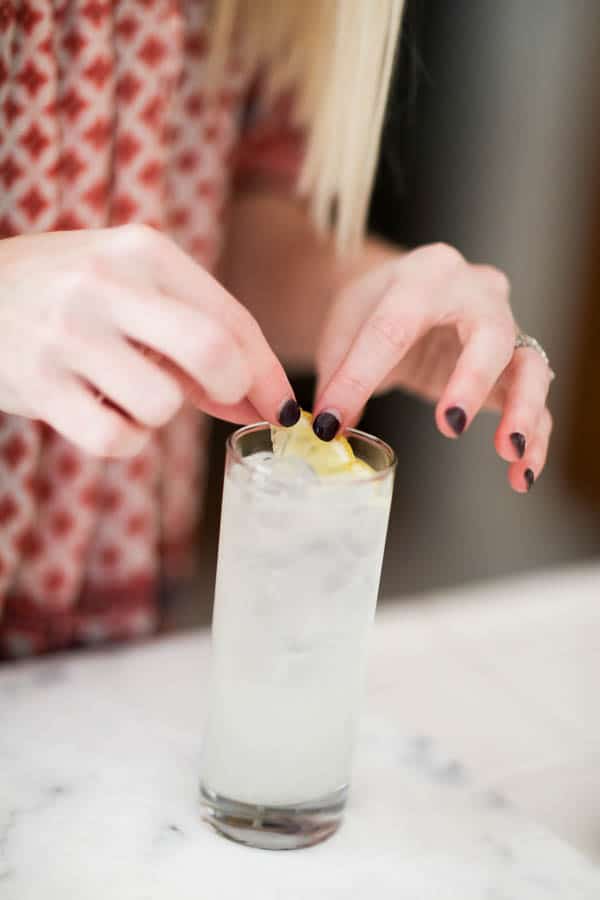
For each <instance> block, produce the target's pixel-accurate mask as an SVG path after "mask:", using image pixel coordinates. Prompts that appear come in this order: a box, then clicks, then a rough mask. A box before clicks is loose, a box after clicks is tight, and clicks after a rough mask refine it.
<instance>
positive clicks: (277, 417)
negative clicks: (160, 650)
mask: <svg viewBox="0 0 600 900" xmlns="http://www.w3.org/2000/svg"><path fill="white" fill-rule="evenodd" d="M131 239H132V240H133V241H134V242H135V241H141V243H142V244H144V246H145V251H146V255H147V257H148V258H149V260H150V264H151V265H152V266H153V268H154V276H155V279H156V281H157V283H158V286H159V287H160V289H161V290H162V291H163V293H165V294H166V295H168V296H171V297H174V298H176V299H179V300H181V301H182V302H184V303H186V304H189V305H192V306H194V307H195V308H199V309H201V310H202V312H203V313H205V314H206V315H208V316H209V317H210V318H212V319H214V320H215V321H216V322H218V323H219V325H220V326H222V327H224V328H225V329H226V330H227V331H228V332H229V333H230V334H232V335H233V337H234V338H235V341H236V344H237V345H238V346H239V347H240V350H241V353H242V355H243V356H244V358H245V360H246V362H247V364H248V367H249V370H250V374H251V379H252V382H251V386H250V389H249V391H248V399H249V400H250V402H251V404H252V406H253V407H254V408H255V409H256V410H257V412H258V413H259V416H260V417H262V418H264V419H266V420H267V421H269V422H273V423H275V422H279V423H280V424H282V425H292V424H294V423H295V421H297V420H298V418H299V417H300V410H299V407H298V404H297V403H296V400H295V397H294V392H293V390H292V387H291V385H290V382H289V380H288V378H287V376H286V374H285V371H284V369H283V366H282V365H281V363H280V362H279V360H278V359H277V357H276V356H275V354H274V353H273V351H272V349H271V348H270V346H269V344H268V343H267V340H266V338H265V336H264V334H263V333H262V331H261V329H260V327H259V325H258V323H257V322H256V321H255V319H254V318H253V317H252V316H251V315H250V313H249V312H248V310H246V309H245V307H243V306H242V304H241V303H239V302H238V301H237V300H236V299H235V297H233V296H232V295H231V294H230V293H229V292H228V291H227V290H226V289H225V288H224V287H223V286H222V285H221V284H219V282H218V281H217V280H216V279H215V278H214V277H213V276H212V275H211V274H210V273H209V272H207V271H206V270H205V269H203V268H202V267H201V266H200V265H198V264H197V263H196V262H194V260H193V259H192V258H191V257H190V256H188V255H187V254H186V253H184V252H183V250H181V249H180V248H179V247H177V245H176V244H174V243H173V242H172V241H171V240H169V239H168V238H165V237H163V236H161V235H159V234H158V232H152V230H145V229H141V230H139V229H138V230H135V229H134V230H133V232H131Z"/></svg>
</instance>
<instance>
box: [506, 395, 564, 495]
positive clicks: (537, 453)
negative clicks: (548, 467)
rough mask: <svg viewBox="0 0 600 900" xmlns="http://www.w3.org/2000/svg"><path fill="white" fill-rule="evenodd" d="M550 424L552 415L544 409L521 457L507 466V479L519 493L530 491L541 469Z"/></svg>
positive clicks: (550, 430)
mask: <svg viewBox="0 0 600 900" xmlns="http://www.w3.org/2000/svg"><path fill="white" fill-rule="evenodd" d="M552 424H553V423H552V416H551V415H550V412H549V410H547V409H545V410H544V412H543V413H542V415H541V417H540V420H539V422H538V425H537V428H536V431H535V434H534V435H533V437H532V438H531V440H530V442H529V445H528V447H527V450H526V451H525V455H524V457H523V459H522V460H519V462H515V463H513V464H512V465H511V466H510V467H509V470H508V480H509V482H510V485H511V487H512V488H513V490H515V491H517V493H519V494H526V493H527V492H528V491H530V490H531V488H532V487H533V485H534V483H535V482H536V481H537V479H538V478H539V477H540V475H541V473H542V471H543V468H544V466H545V464H546V458H547V455H548V444H549V441H550V435H551V434H552Z"/></svg>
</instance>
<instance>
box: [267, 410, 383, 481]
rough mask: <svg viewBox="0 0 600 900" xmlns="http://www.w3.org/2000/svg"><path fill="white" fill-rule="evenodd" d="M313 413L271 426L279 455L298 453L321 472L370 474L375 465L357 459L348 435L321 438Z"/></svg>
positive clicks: (303, 414)
mask: <svg viewBox="0 0 600 900" xmlns="http://www.w3.org/2000/svg"><path fill="white" fill-rule="evenodd" d="M312 421H313V417H312V415H311V413H308V412H303V413H302V415H301V416H300V419H299V420H298V422H297V423H296V424H295V425H294V426H293V427H292V428H275V427H273V428H271V438H272V442H273V453H274V455H275V456H282V457H283V456H296V457H299V458H300V459H302V460H304V462H306V463H308V465H309V466H311V467H312V468H313V469H314V471H315V472H316V473H317V475H320V476H324V477H326V476H330V475H345V476H350V477H352V478H368V477H369V476H371V475H372V474H373V471H374V470H373V469H372V468H371V466H370V465H369V464H368V463H366V462H364V460H362V459H357V458H356V457H355V455H354V451H353V450H352V447H351V446H350V444H349V443H348V441H347V440H346V438H345V437H343V436H339V437H336V438H334V440H333V441H328V442H325V441H322V440H320V439H319V438H318V437H317V436H316V434H315V433H314V431H313V429H312Z"/></svg>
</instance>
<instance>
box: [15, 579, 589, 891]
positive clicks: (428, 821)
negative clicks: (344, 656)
mask: <svg viewBox="0 0 600 900" xmlns="http://www.w3.org/2000/svg"><path fill="white" fill-rule="evenodd" d="M438 600H439V601H440V602H438ZM442 600H443V601H444V602H441V601H442ZM599 645H600V568H594V567H591V568H589V569H587V570H573V571H568V572H565V573H551V574H549V575H548V576H538V577H536V578H532V579H526V580H518V581H517V580H515V581H512V582H511V581H509V582H504V583H503V584H498V585H494V586H488V587H486V586H481V587H476V588H472V589H470V590H469V591H468V592H464V591H463V592H460V593H456V594H453V595H449V596H444V597H442V596H441V595H440V597H439V598H435V597H434V598H431V599H430V600H428V601H423V600H420V601H419V602H418V603H414V604H408V605H404V606H397V607H394V608H392V607H390V606H387V607H385V608H383V609H382V610H381V611H380V615H379V618H378V623H377V626H376V628H375V633H374V636H373V642H372V653H371V669H370V677H369V690H368V696H367V702H366V709H365V716H364V719H363V728H362V736H361V742H360V746H359V752H358V755H357V760H356V771H355V779H354V789H353V792H352V797H351V803H350V806H349V810H348V814H347V818H346V822H345V825H344V827H343V828H342V830H341V831H340V832H339V833H338V834H337V835H336V836H335V837H334V838H333V839H332V840H330V841H328V842H327V843H324V844H322V845H320V846H318V847H315V848H313V849H311V850H304V851H298V852H296V853H283V854H282V853H267V852H264V851H254V850H249V849H247V848H244V847H240V846H237V845H234V844H232V843H229V842H227V841H225V840H224V839H222V838H221V837H219V836H218V835H216V834H213V833H212V831H211V830H210V829H209V828H208V826H206V825H205V824H204V823H203V822H202V821H201V820H200V816H199V806H198V800H197V786H198V774H199V750H200V744H201V732H202V723H203V718H204V714H205V710H206V699H207V698H206V694H207V674H208V667H209V643H208V638H207V635H206V634H204V633H197V634H193V635H188V636H184V637H176V638H170V639H167V640H163V641H160V642H156V643H152V644H148V645H146V646H143V647H138V648H136V649H132V648H127V649H119V650H111V651H105V652H99V653H93V654H87V655H86V654H79V655H77V654H72V655H66V656H62V657H56V658H53V659H48V660H44V661H40V662H35V663H25V664H22V665H18V666H7V667H4V668H2V669H0V722H1V725H0V898H1V900H39V898H44V900H59V898H60V900H64V898H65V897H68V898H76V900H96V898H102V900H112V898H118V900H162V898H168V900H175V898H178V900H188V898H189V900H192V898H193V900H209V898H210V900H234V898H235V900H238V898H241V897H244V898H249V900H253V898H261V900H280V898H281V900H283V898H285V900H306V898H308V897H310V896H314V897H318V898H323V900H346V898H348V900H349V898H353V900H361V898H367V897H368V898H369V900H370V898H376V900H388V898H389V900H392V898H393V900H538V898H539V900H547V898H561V900H598V897H600V870H599V869H598V868H596V866H595V865H594V863H593V862H592V861H591V856H592V855H593V854H594V853H596V852H597V851H598V849H600V833H599V832H600V797H598V793H599V791H598V784H599V778H600V776H599V775H598V772H599V769H598V765H599V764H600V722H599V719H598V714H597V701H596V696H597V685H598V678H599V676H600V663H599V661H598V659H599V657H600V654H599V653H598V649H600V646H599ZM594 797H595V800H594ZM519 807H521V808H522V809H524V810H525V811H526V812H527V813H528V816H524V815H523V814H522V812H519V810H518V808H519ZM582 810H583V811H584V814H583V822H582V821H581V816H580V815H579V812H580V811H582ZM529 817H531V818H529ZM535 819H538V820H540V821H542V822H546V825H544V824H535V822H534V820H535ZM553 832H555V833H553ZM558 834H562V837H559V836H557V835H558ZM594 836H595V837H594ZM565 838H566V840H565ZM596 839H597V840H596ZM569 842H571V843H575V844H578V845H579V846H580V847H581V848H582V849H583V850H584V851H585V852H584V853H582V852H580V851H579V850H577V849H575V847H573V846H571V845H570V843H569ZM586 854H587V855H586Z"/></svg>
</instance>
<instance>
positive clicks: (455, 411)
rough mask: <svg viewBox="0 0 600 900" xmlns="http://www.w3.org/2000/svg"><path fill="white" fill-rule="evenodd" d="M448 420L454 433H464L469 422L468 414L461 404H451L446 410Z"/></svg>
mask: <svg viewBox="0 0 600 900" xmlns="http://www.w3.org/2000/svg"><path fill="white" fill-rule="evenodd" d="M445 416H446V422H447V423H448V425H449V426H450V428H451V429H452V431H453V432H454V434H462V433H463V431H464V430H465V425H466V424H467V414H466V412H465V411H464V409H461V408H460V406H451V407H450V409H447V410H446V412H445Z"/></svg>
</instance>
